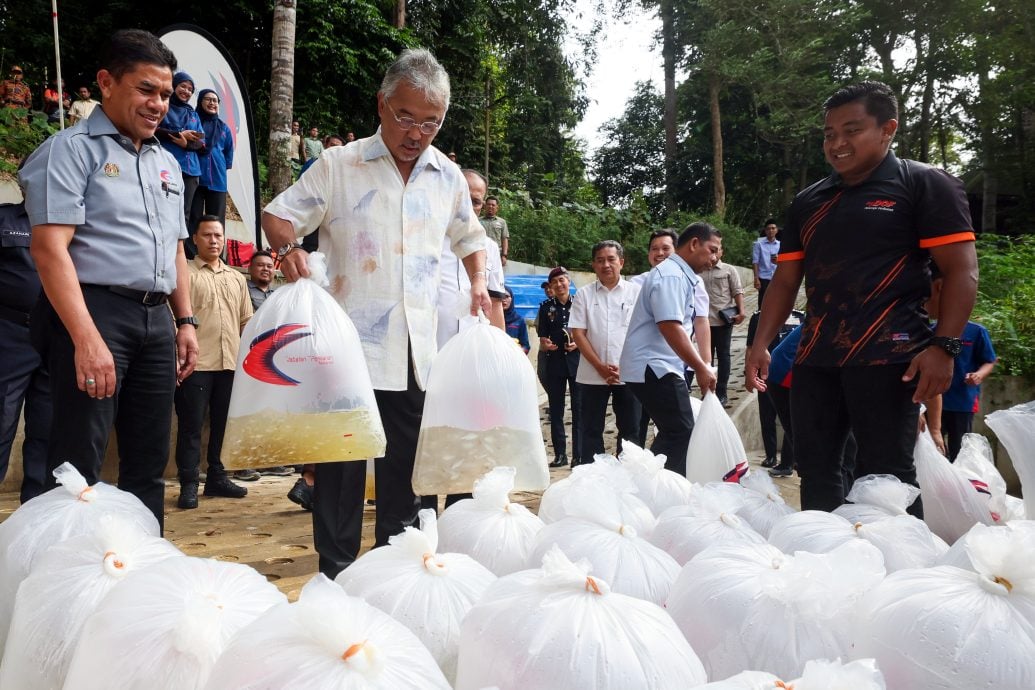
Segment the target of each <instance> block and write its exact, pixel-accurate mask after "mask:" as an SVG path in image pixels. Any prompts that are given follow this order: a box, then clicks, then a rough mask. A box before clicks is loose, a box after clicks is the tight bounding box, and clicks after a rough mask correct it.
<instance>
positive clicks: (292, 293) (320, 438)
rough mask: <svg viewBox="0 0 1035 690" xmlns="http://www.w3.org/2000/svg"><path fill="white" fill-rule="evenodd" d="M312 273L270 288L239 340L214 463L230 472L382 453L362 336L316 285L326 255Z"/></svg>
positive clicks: (313, 259) (314, 261)
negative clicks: (223, 431) (222, 434)
mask: <svg viewBox="0 0 1035 690" xmlns="http://www.w3.org/2000/svg"><path fill="white" fill-rule="evenodd" d="M309 271H310V274H311V276H310V277H309V278H302V279H300V280H298V281H297V282H294V283H291V284H290V285H285V286H284V287H281V288H278V289H277V290H275V291H274V292H273V294H271V295H270V296H269V297H268V298H267V299H266V301H265V302H264V303H263V304H262V306H261V307H260V308H259V310H258V311H256V312H255V316H253V317H252V319H251V321H249V322H248V325H247V326H245V328H244V332H243V333H242V334H241V351H240V352H239V353H238V355H237V371H236V372H235V373H234V389H233V393H232V394H231V396H230V412H229V415H228V418H227V424H226V436H225V438H224V440H223V452H222V455H221V459H222V461H223V465H224V466H225V467H226V468H227V469H228V470H236V469H242V468H246V467H264V466H272V465H299V464H303V463H316V462H337V461H339V460H366V459H367V458H378V457H381V456H383V455H384V451H385V432H384V428H383V427H382V426H381V416H380V414H379V413H378V410H377V402H376V401H375V400H374V390H373V387H372V386H371V384H370V373H369V371H368V370H367V365H366V359H364V357H363V348H362V346H361V344H360V340H359V333H358V332H357V331H356V327H355V326H354V325H353V324H352V321H351V320H350V319H349V317H348V315H346V314H345V311H344V310H343V309H342V308H341V306H340V305H339V304H338V303H337V302H336V301H335V300H334V298H333V297H332V296H331V295H330V293H328V292H327V291H326V290H325V289H324V288H323V287H321V286H322V285H326V284H327V268H326V263H325V260H324V256H323V254H320V253H318V252H317V253H313V254H310V255H309Z"/></svg>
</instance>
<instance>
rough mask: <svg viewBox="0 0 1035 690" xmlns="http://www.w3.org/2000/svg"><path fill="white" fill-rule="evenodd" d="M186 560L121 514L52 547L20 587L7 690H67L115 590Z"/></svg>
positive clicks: (2, 676) (1, 683) (1, 675)
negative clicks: (84, 637) (83, 641)
mask: <svg viewBox="0 0 1035 690" xmlns="http://www.w3.org/2000/svg"><path fill="white" fill-rule="evenodd" d="M183 557H184V556H183V554H182V553H181V552H180V550H179V549H177V548H176V547H175V546H173V545H172V544H170V543H169V542H167V541H165V540H164V539H160V538H159V537H155V536H151V535H149V534H148V533H147V532H145V531H144V530H142V529H141V528H140V526H139V525H137V524H135V523H133V522H129V521H127V520H126V519H125V518H123V517H121V516H119V515H117V514H108V515H104V516H102V517H101V518H100V520H99V522H98V524H97V526H96V529H95V530H94V531H92V532H90V533H88V534H82V535H79V536H76V537H72V538H71V539H67V540H65V541H63V542H61V543H59V544H56V545H54V546H52V547H50V548H49V549H47V550H46V551H45V552H44V553H43V555H42V556H40V557H39V558H37V559H36V563H35V565H34V567H33V569H32V572H31V573H30V574H29V576H28V577H27V578H25V579H24V580H23V581H22V584H21V586H20V587H19V588H18V597H17V600H16V604H15V607H14V616H13V618H12V620H11V629H10V634H9V635H8V637H7V646H6V649H5V650H4V657H3V663H2V665H0V688H18V689H19V690H60V688H62V687H64V685H65V675H66V674H67V672H68V667H69V665H70V664H71V662H72V654H73V653H74V652H75V649H76V646H77V645H78V643H79V637H80V633H81V632H82V629H83V626H84V625H85V624H86V621H87V619H88V618H89V617H90V616H91V615H92V614H93V612H94V610H95V609H96V608H97V605H98V604H99V603H100V601H101V600H102V599H103V598H104V597H105V596H106V595H107V594H108V592H110V591H111V590H112V588H114V587H115V586H116V585H118V584H119V583H121V582H123V581H124V580H125V578H127V577H128V576H130V575H134V574H137V573H140V572H142V571H146V569H147V568H148V566H151V565H154V564H155V563H158V562H160V561H163V560H165V559H167V558H183Z"/></svg>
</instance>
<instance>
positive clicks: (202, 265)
mask: <svg viewBox="0 0 1035 690" xmlns="http://www.w3.org/2000/svg"><path fill="white" fill-rule="evenodd" d="M191 261H193V262H194V265H195V266H197V267H198V268H199V269H205V268H207V269H208V270H210V271H212V272H213V273H222V272H223V271H226V270H229V268H230V267H229V266H227V265H226V264H224V263H223V260H222V259H220V260H219V264H218V265H217V266H216V267H215V268H212V267H211V266H209V265H208V264H207V263H205V262H204V261H203V260H202V258H201V257H200V256H195V257H194V258H193V259H191Z"/></svg>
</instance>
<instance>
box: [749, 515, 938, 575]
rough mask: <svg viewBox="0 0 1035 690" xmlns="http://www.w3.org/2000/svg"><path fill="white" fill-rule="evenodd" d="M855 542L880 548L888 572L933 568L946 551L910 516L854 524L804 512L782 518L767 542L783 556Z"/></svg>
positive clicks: (821, 551)
mask: <svg viewBox="0 0 1035 690" xmlns="http://www.w3.org/2000/svg"><path fill="white" fill-rule="evenodd" d="M855 540H863V541H866V542H869V543H870V544H872V545H873V546H875V547H877V548H878V549H880V552H881V554H883V556H884V565H885V567H886V568H887V571H888V572H889V573H891V572H895V571H897V570H903V569H905V568H927V567H930V566H933V565H934V564H935V563H936V562H937V561H938V559H939V558H941V556H942V555H943V554H944V553H945V552H946V551H947V550H948V547H947V546H946V545H945V543H944V542H942V541H941V540H940V539H938V538H937V537H935V536H934V535H933V534H931V530H930V529H929V528H928V527H927V525H926V524H924V523H923V521H921V520H918V519H917V518H915V517H913V516H912V515H898V516H895V517H886V518H884V519H883V520H877V521H875V522H871V523H869V524H865V525H864V524H863V523H861V522H857V523H855V524H854V525H853V524H852V523H850V522H848V520H845V519H844V518H843V517H841V516H840V515H834V514H833V513H824V512H821V511H818V510H806V511H802V512H800V513H794V514H793V515H788V516H787V517H785V518H783V519H782V520H780V521H779V522H777V523H776V525H774V526H773V530H772V532H771V533H770V534H769V543H770V544H772V545H773V546H775V547H776V548H778V549H780V550H781V551H783V552H784V553H795V552H796V551H809V552H811V553H829V552H831V551H833V550H834V549H835V548H837V547H838V546H841V545H842V544H845V543H848V542H851V541H855Z"/></svg>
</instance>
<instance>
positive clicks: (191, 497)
mask: <svg viewBox="0 0 1035 690" xmlns="http://www.w3.org/2000/svg"><path fill="white" fill-rule="evenodd" d="M176 507H177V508H182V509H183V510H191V509H193V508H197V507H198V485H197V484H195V483H190V484H180V497H179V498H178V499H176Z"/></svg>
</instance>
